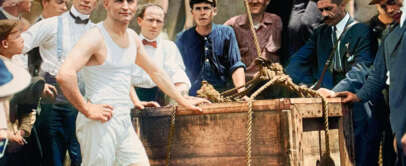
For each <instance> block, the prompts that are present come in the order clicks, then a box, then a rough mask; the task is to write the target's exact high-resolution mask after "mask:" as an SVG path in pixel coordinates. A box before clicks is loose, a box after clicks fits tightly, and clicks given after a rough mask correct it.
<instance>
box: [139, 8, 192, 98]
mask: <svg viewBox="0 0 406 166" xmlns="http://www.w3.org/2000/svg"><path fill="white" fill-rule="evenodd" d="M164 18H165V13H164V10H163V8H162V7H161V6H159V5H157V4H146V5H144V6H143V7H142V8H141V9H140V12H139V14H138V17H137V21H138V25H139V26H140V27H141V32H140V38H141V40H142V43H143V44H144V48H145V51H146V52H147V55H148V56H150V57H151V59H153V60H154V62H155V64H157V65H158V66H159V67H160V68H162V69H164V70H165V71H166V73H167V74H168V76H169V77H170V78H171V80H172V82H173V83H174V84H175V87H176V88H177V90H178V91H179V92H181V94H187V93H188V91H189V88H190V81H189V78H188V77H187V75H186V73H185V65H184V64H183V60H182V56H181V55H180V52H179V50H178V47H177V46H176V45H175V43H174V42H172V41H170V40H166V39H163V38H162V37H161V36H160V33H161V30H162V27H163V26H164ZM132 81H133V85H134V86H135V87H136V92H137V95H138V97H139V98H140V100H142V101H159V104H161V105H164V104H167V103H165V102H164V101H162V100H161V99H162V97H163V95H164V94H163V93H162V91H160V90H159V89H158V87H157V85H156V84H155V83H154V82H153V81H152V80H151V78H150V77H149V76H148V74H147V73H146V72H145V71H144V70H142V69H141V68H140V67H139V66H137V65H134V72H133V79H132Z"/></svg>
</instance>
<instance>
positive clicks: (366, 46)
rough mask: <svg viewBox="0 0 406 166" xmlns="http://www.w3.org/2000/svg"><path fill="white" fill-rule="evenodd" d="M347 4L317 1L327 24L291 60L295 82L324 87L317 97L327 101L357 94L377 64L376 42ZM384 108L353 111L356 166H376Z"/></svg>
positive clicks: (362, 107) (342, 0) (334, 0)
mask: <svg viewBox="0 0 406 166" xmlns="http://www.w3.org/2000/svg"><path fill="white" fill-rule="evenodd" d="M346 2H348V1H347V0H319V1H318V2H317V7H318V9H319V10H320V11H321V14H322V16H323V17H324V23H325V24H324V25H321V26H320V27H319V28H317V29H316V30H315V31H314V33H313V35H312V36H311V37H310V39H309V40H308V42H307V43H306V44H305V45H304V46H303V47H302V48H300V49H299V50H298V51H297V52H296V53H295V54H294V55H292V57H291V59H290V62H289V65H288V66H287V68H286V71H287V73H288V74H289V75H290V77H292V79H293V81H294V82H295V83H302V84H307V85H309V86H310V85H314V86H313V87H314V89H319V88H321V89H319V92H320V93H321V94H322V95H324V96H329V95H333V94H334V92H337V91H344V90H346V91H351V92H357V91H358V90H359V89H360V88H361V87H362V85H363V83H364V82H365V80H366V78H367V74H368V68H369V66H370V65H371V64H372V62H373V60H374V55H375V51H376V47H377V41H376V38H375V36H374V35H373V33H372V30H371V29H370V28H369V27H368V26H367V25H365V24H362V23H358V22H357V21H355V20H354V19H352V18H351V17H350V15H349V14H348V13H347V12H346V11H345V5H346ZM328 89H331V90H328ZM378 101H379V100H378ZM372 103H373V104H372ZM383 109H384V103H383V102H382V101H380V102H375V101H369V102H365V103H356V104H354V105H353V106H352V110H353V111H352V114H353V117H352V118H353V125H354V136H355V160H356V165H361V166H363V165H367V166H373V165H377V158H378V149H379V138H380V137H379V136H380V135H379V134H380V132H379V131H378V128H379V126H377V125H378V123H377V122H376V119H375V118H376V113H379V112H380V111H382V110H383Z"/></svg>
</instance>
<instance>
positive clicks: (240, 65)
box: [229, 61, 246, 73]
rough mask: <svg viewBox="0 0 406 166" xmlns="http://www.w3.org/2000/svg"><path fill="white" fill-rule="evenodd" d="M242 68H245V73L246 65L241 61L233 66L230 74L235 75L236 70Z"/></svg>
mask: <svg viewBox="0 0 406 166" xmlns="http://www.w3.org/2000/svg"><path fill="white" fill-rule="evenodd" d="M240 67H243V68H244V71H245V69H246V66H245V64H244V63H242V62H241V61H239V62H237V63H235V64H234V65H233V66H231V67H230V70H229V71H230V73H233V72H234V70H236V69H238V68H240Z"/></svg>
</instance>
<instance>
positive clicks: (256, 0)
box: [248, 0, 269, 15]
mask: <svg viewBox="0 0 406 166" xmlns="http://www.w3.org/2000/svg"><path fill="white" fill-rule="evenodd" d="M268 2H269V0H248V4H249V6H250V11H251V13H252V14H253V15H256V14H262V13H264V11H265V9H266V6H267V5H268Z"/></svg>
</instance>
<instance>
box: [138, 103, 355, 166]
mask: <svg viewBox="0 0 406 166" xmlns="http://www.w3.org/2000/svg"><path fill="white" fill-rule="evenodd" d="M328 103H329V104H328V105H329V116H330V118H329V122H330V125H329V126H330V127H329V128H330V134H329V136H330V149H331V152H332V154H331V156H332V158H333V159H334V162H335V165H336V166H339V165H342V166H350V165H355V164H354V157H353V156H354V150H353V134H352V121H351V112H350V111H348V108H347V107H346V105H344V104H342V102H341V99H339V98H333V99H328ZM201 107H202V108H203V110H204V114H202V115H195V114H193V113H191V112H188V111H186V110H184V109H183V108H178V110H177V116H176V125H175V127H176V129H175V132H174V137H173V144H172V151H171V154H172V159H171V161H170V163H171V165H176V166H194V165H207V166H228V165H230V166H239V165H241V166H243V165H246V135H247V119H248V118H247V117H248V114H247V110H248V103H247V102H232V103H221V104H208V105H203V106H201ZM253 110H254V111H255V112H254V127H253V135H252V138H253V144H252V156H253V165H255V166H266V165H292V166H316V165H317V162H318V160H319V159H320V154H322V153H323V152H324V150H325V144H324V141H325V140H324V130H323V126H324V125H323V118H322V105H321V99H316V98H291V99H273V100H258V101H254V102H253ZM171 112H172V109H171V108H168V107H166V108H153V109H151V108H149V109H145V110H143V111H137V112H136V114H135V116H134V117H135V118H134V119H136V121H137V123H136V125H135V127H136V130H137V131H138V133H139V136H140V137H141V140H142V142H143V144H144V146H145V148H146V151H147V154H148V157H149V159H150V162H151V165H165V163H166V154H167V143H168V133H169V124H170V114H171Z"/></svg>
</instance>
